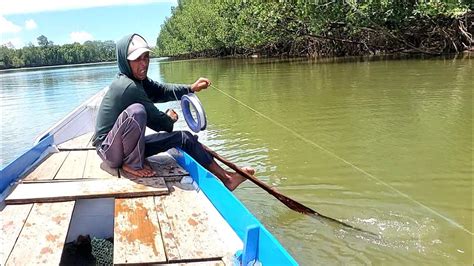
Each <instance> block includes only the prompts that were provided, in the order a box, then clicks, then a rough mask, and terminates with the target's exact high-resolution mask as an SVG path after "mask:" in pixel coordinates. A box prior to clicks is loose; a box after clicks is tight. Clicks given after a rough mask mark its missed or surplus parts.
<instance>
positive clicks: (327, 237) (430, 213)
mask: <svg viewBox="0 0 474 266" xmlns="http://www.w3.org/2000/svg"><path fill="white" fill-rule="evenodd" d="M115 72H116V67H114V66H101V67H97V66H96V67H89V68H70V69H69V68H66V69H60V70H58V69H55V70H41V71H32V72H15V73H8V74H3V73H2V74H0V81H1V84H2V88H1V91H0V99H1V102H2V106H1V111H2V114H1V117H2V124H3V126H2V139H1V147H2V151H1V158H2V159H1V160H2V161H1V163H2V164H6V163H7V162H9V161H10V160H12V159H13V158H14V157H15V156H18V154H19V153H21V151H20V150H25V149H26V148H27V147H29V145H31V143H32V141H33V139H34V136H36V135H38V134H39V133H40V132H42V131H43V130H46V129H47V128H49V127H50V126H51V125H52V124H54V123H55V122H57V121H58V120H59V119H60V118H62V117H63V116H64V115H65V114H66V113H68V112H69V111H71V110H72V109H74V108H75V107H76V106H77V105H79V104H80V103H81V102H82V101H83V100H85V99H86V98H88V97H90V96H91V95H93V94H94V93H95V92H97V91H98V90H100V89H102V88H103V87H104V86H105V85H107V84H108V83H109V82H110V81H111V80H112V77H113V75H114V74H115ZM149 74H150V76H151V77H152V78H153V79H155V80H161V81H166V82H179V83H191V82H193V81H194V80H196V79H197V78H198V77H199V76H206V77H208V78H210V79H211V80H212V81H213V84H214V86H216V88H217V89H215V88H210V89H208V90H206V91H203V92H201V93H199V94H198V96H199V98H200V99H201V101H202V103H203V105H204V106H205V109H206V114H207V116H208V128H207V130H206V131H204V132H201V133H200V139H201V140H202V141H203V142H205V143H206V144H208V145H209V146H211V147H213V148H214V149H215V150H216V151H218V152H219V153H221V154H222V155H224V156H225V157H227V158H228V159H230V160H232V161H234V162H235V163H237V164H239V165H250V166H253V167H254V168H256V169H257V172H258V174H257V176H258V177H259V178H260V179H262V180H263V181H265V182H267V183H268V184H270V185H272V186H274V187H275V188H277V189H278V190H279V191H281V192H282V193H284V194H285V195H287V196H290V197H292V198H294V199H296V200H298V201H300V202H301V203H303V204H305V205H307V206H309V207H311V208H313V209H315V210H317V211H319V212H321V213H323V214H325V215H328V216H331V217H334V218H337V219H340V220H342V221H344V222H347V223H350V224H352V225H355V226H357V227H360V228H363V229H365V230H368V231H371V232H374V233H376V234H378V235H379V236H380V237H373V236H371V235H367V234H361V233H358V232H354V231H351V230H347V229H345V228H342V227H340V226H337V225H334V224H331V223H328V222H327V221H324V220H316V219H313V218H310V217H306V216H303V215H300V214H298V213H295V212H292V211H291V210H289V209H288V208H286V207H285V206H284V205H282V204H281V203H279V202H278V201H277V200H276V199H274V198H273V197H271V196H270V195H268V194H267V193H266V192H264V191H262V190H261V189H259V188H258V187H256V186H255V185H253V184H252V183H250V182H246V183H244V184H243V185H242V186H241V187H240V188H239V189H238V190H237V191H236V194H237V196H238V197H239V198H240V199H241V200H242V201H243V202H244V203H245V205H246V206H248V208H249V209H250V210H251V211H252V212H253V213H254V214H255V215H256V216H257V217H258V218H259V219H261V221H262V222H263V224H265V226H266V227H267V228H268V229H269V230H270V231H271V232H272V233H273V234H274V235H275V236H276V237H277V238H278V239H279V240H280V241H281V242H282V244H283V245H284V246H285V247H286V248H287V249H288V250H289V252H290V253H291V254H292V255H293V256H294V257H295V258H296V259H297V260H298V261H299V262H300V263H301V264H303V265H312V264H314V263H316V262H317V263H318V264H368V263H373V264H397V265H399V264H403V263H407V264H450V265H453V264H454V265H470V264H472V263H473V258H472V241H473V234H472V232H473V228H472V218H473V214H474V211H473V207H472V206H473V199H472V191H473V184H472V176H473V175H472V169H473V168H472V164H473V159H472V154H473V147H472V130H473V126H472V114H473V111H472V105H473V101H472V90H473V87H474V86H473V78H472V77H473V76H474V71H473V61H472V60H470V59H430V60H392V61H367V60H362V61H358V62H346V63H343V62H341V63H318V62H315V61H307V60H265V59H256V60H191V61H177V62H158V63H153V64H152V65H151V68H150V71H149ZM171 106H172V107H177V106H178V104H175V103H173V104H171ZM159 107H160V108H163V109H165V108H167V107H168V106H159ZM181 117H182V115H181ZM18 147H19V148H18ZM18 149H19V150H18Z"/></svg>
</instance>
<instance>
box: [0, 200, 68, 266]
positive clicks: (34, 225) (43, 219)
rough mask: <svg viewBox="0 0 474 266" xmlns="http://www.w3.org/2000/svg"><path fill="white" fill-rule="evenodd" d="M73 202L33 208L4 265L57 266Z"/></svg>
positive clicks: (37, 205) (39, 205) (36, 205)
mask: <svg viewBox="0 0 474 266" xmlns="http://www.w3.org/2000/svg"><path fill="white" fill-rule="evenodd" d="M73 208H74V202H73V201H69V202H61V203H48V204H35V205H34V206H33V208H32V210H31V212H30V215H29V216H28V219H27V220H26V223H25V226H24V227H23V230H22V231H21V233H20V236H19V237H18V240H17V242H16V244H15V247H14V248H13V251H12V253H11V254H10V257H9V258H8V261H7V263H6V264H5V265H32V264H48V265H59V262H60V260H61V254H62V251H63V246H64V242H65V240H66V235H67V231H68V228H69V222H70V220H71V215H72V210H73Z"/></svg>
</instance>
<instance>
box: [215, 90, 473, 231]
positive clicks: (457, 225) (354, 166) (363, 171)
mask: <svg viewBox="0 0 474 266" xmlns="http://www.w3.org/2000/svg"><path fill="white" fill-rule="evenodd" d="M210 86H211V87H213V88H214V89H216V90H217V91H219V92H220V93H222V94H224V95H225V96H227V97H229V98H231V99H232V100H234V101H236V102H237V103H239V104H241V105H242V106H244V107H246V108H248V109H250V110H252V111H253V112H254V113H256V114H258V115H259V116H261V117H263V118H265V119H267V120H268V121H270V122H272V123H273V124H275V125H277V126H279V127H281V128H283V129H285V130H287V131H288V132H290V133H291V134H293V135H294V136H295V137H297V138H299V139H300V140H302V141H304V142H306V143H308V144H310V145H312V146H314V147H316V148H319V149H320V150H322V151H324V152H326V153H327V154H329V155H331V156H332V157H334V158H336V159H338V160H340V161H342V162H344V163H345V164H347V165H349V166H351V167H352V168H354V169H356V170H357V171H359V172H361V173H363V174H364V175H365V176H367V177H369V178H370V179H372V180H373V181H376V182H378V183H380V184H383V185H384V186H386V187H387V188H389V189H391V190H392V191H393V192H395V193H397V194H399V195H400V196H402V197H404V198H406V199H408V200H411V201H412V202H414V203H416V204H417V205H418V206H420V207H422V208H423V209H425V210H427V211H429V212H431V213H432V214H435V215H436V216H438V217H440V218H442V219H444V220H446V221H447V222H448V223H450V224H451V225H453V226H455V227H458V228H459V229H461V230H463V231H465V232H467V233H468V234H470V235H474V234H473V233H472V232H471V231H469V230H468V229H466V228H465V227H464V226H462V225H461V224H459V223H457V222H456V221H454V220H452V219H451V218H449V217H446V216H444V215H443V214H441V213H439V212H437V211H435V210H433V209H431V208H430V207H428V206H426V205H424V204H423V203H421V202H419V201H417V200H416V199H413V198H412V197H410V196H409V195H407V194H405V193H403V192H402V191H400V190H398V189H396V188H394V187H393V186H391V185H390V184H388V183H386V182H384V181H383V180H381V179H379V178H377V177H376V176H374V175H372V174H370V173H368V172H367V171H365V170H364V169H362V168H360V167H358V166H356V165H354V164H353V163H351V162H349V161H347V160H345V159H344V158H342V157H340V156H339V155H337V154H335V153H334V152H332V151H330V150H328V149H326V148H324V147H322V146H321V145H319V144H317V143H316V142H314V141H311V140H309V139H307V138H305V137H303V136H302V135H301V134H299V133H298V132H296V131H294V130H293V129H291V128H289V127H287V126H285V125H283V124H282V123H280V122H278V121H275V120H273V119H272V118H270V117H268V116H266V115H265V114H263V113H261V112H259V111H257V110H255V109H254V108H252V107H250V106H248V105H247V104H245V103H243V102H241V101H240V100H238V99H236V98H234V97H232V95H229V94H227V93H225V92H224V91H222V90H220V89H218V88H217V87H216V86H214V85H212V84H211V85H210Z"/></svg>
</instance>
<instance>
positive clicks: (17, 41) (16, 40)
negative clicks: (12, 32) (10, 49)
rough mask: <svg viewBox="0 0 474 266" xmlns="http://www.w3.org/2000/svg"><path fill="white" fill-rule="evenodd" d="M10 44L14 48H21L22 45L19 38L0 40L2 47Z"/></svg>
mask: <svg viewBox="0 0 474 266" xmlns="http://www.w3.org/2000/svg"><path fill="white" fill-rule="evenodd" d="M8 43H11V44H12V45H13V46H14V47H15V48H22V47H23V46H25V45H24V43H23V41H22V40H21V39H20V38H11V39H8V40H2V45H6V44H8Z"/></svg>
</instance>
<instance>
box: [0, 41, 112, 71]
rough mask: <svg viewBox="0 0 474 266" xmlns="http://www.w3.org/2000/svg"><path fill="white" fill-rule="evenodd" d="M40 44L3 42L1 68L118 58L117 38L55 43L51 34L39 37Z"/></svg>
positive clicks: (0, 53)
mask: <svg viewBox="0 0 474 266" xmlns="http://www.w3.org/2000/svg"><path fill="white" fill-rule="evenodd" d="M37 40H38V46H34V45H33V44H31V43H30V44H29V45H28V46H25V47H23V48H21V49H15V48H14V47H11V45H10V47H8V46H9V45H2V46H0V69H9V68H20V67H38V66H53V65H66V64H82V63H95V62H106V61H114V60H116V55H115V42H114V41H86V42H85V43H84V44H79V43H73V44H64V45H54V43H53V42H52V41H49V40H48V38H47V37H45V36H44V35H41V36H39V37H38V38H37Z"/></svg>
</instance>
